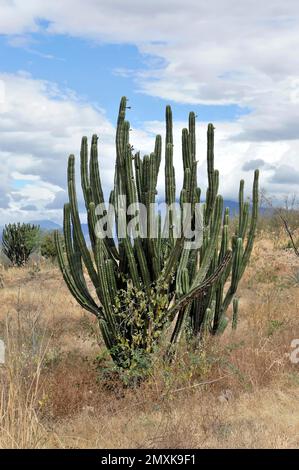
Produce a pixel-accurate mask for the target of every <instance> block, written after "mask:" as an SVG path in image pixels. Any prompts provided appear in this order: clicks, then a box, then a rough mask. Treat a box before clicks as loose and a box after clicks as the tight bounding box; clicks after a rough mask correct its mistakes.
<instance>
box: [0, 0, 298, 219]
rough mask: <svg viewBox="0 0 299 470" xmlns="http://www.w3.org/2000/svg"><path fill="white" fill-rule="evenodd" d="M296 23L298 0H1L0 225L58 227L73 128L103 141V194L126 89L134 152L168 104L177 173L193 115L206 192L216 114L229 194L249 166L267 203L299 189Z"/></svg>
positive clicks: (75, 147) (148, 142)
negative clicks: (209, 137)
mask: <svg viewBox="0 0 299 470" xmlns="http://www.w3.org/2000/svg"><path fill="white" fill-rule="evenodd" d="M298 20H299V4H298V2H297V1H295V0H285V1H284V2H282V1H281V0H280V1H277V0H271V1H270V0H266V1H264V2H262V1H260V0H259V1H257V0H246V1H240V0H214V1H213V2H206V1H202V0H185V1H184V2H181V1H178V0H159V1H157V0H151V1H146V0H145V1H143V2H141V1H140V0H127V1H125V2H124V1H123V0H85V1H84V2H82V1H81V0H63V1H61V0H59V1H58V0H51V1H49V2H46V1H44V0H26V1H24V0H0V225H3V224H4V223H6V222H9V221H19V220H20V221H28V220H38V219H50V220H53V221H56V222H60V221H61V208H62V204H63V202H64V201H65V199H66V195H65V186H66V184H65V180H66V163H67V157H68V155H69V154H70V153H75V154H76V155H78V151H79V145H80V139H81V136H82V135H87V136H91V135H92V134H93V133H97V134H98V135H99V136H100V165H101V169H102V174H103V182H104V186H105V190H107V191H108V189H109V187H110V184H111V183H112V178H113V166H114V156H115V150H114V134H115V121H116V116H117V110H118V105H119V99H120V97H121V96H122V95H126V96H127V97H128V98H129V100H130V105H131V107H132V109H131V110H129V111H128V119H129V120H130V122H131V127H132V133H131V140H132V144H134V147H135V148H136V149H139V150H141V151H142V152H143V153H147V152H149V151H151V150H152V148H153V142H154V135H155V133H157V132H162V134H164V110H165V105H166V104H171V105H172V108H173V115H174V120H175V159H176V167H177V175H178V179H179V180H181V179H182V178H181V166H180V136H181V134H180V132H181V128H182V127H185V126H186V122H187V119H188V112H189V111H191V110H192V111H195V112H196V114H197V115H198V119H197V135H198V155H197V158H198V160H199V180H200V182H201V184H202V186H203V187H205V183H206V174H205V147H206V126H207V123H208V122H213V123H214V125H215V127H216V139H215V145H216V149H215V159H216V167H217V168H218V169H219V170H220V172H221V185H220V191H221V193H222V194H223V196H224V197H225V198H227V199H232V200H233V199H236V197H237V189H238V184H239V183H238V182H239V179H240V178H244V179H245V181H246V184H247V187H248V190H249V189H250V186H251V182H252V172H253V170H254V168H260V171H261V186H262V188H263V189H264V190H265V191H266V192H267V194H268V196H269V197H272V198H275V200H276V201H279V200H283V198H284V197H285V195H287V194H294V193H296V192H299V158H298V157H299V54H298V50H299V27H298V26H299V21H298Z"/></svg>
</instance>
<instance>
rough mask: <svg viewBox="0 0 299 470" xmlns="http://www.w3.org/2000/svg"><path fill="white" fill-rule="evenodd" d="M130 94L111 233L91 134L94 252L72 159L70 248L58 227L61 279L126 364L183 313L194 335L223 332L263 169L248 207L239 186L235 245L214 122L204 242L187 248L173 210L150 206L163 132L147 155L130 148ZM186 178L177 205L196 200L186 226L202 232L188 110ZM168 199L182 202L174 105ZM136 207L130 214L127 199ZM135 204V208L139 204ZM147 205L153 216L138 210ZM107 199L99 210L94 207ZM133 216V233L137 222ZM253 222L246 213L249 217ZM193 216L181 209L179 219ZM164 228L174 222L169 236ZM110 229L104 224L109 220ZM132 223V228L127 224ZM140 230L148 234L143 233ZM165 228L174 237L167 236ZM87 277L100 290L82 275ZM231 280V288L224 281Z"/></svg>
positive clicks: (89, 202) (84, 158) (178, 323)
mask: <svg viewBox="0 0 299 470" xmlns="http://www.w3.org/2000/svg"><path fill="white" fill-rule="evenodd" d="M126 108H127V99H126V98H125V97H123V98H122V99H121V102H120V107H119V114H118V120H117V129H116V163H115V175H114V187H113V190H112V191H111V193H110V198H109V203H110V204H113V206H114V219H113V220H114V227H115V230H116V237H117V241H115V240H114V238H113V230H112V231H111V232H110V234H108V232H106V233H105V234H104V236H103V228H104V225H105V224H102V222H103V221H105V220H106V218H107V217H108V215H109V210H110V209H109V208H108V206H107V205H106V204H105V200H104V193H103V189H102V182H101V177H100V168H99V159H98V138H97V136H96V135H94V136H93V137H92V141H91V148H90V155H88V153H89V152H88V142H87V138H86V137H83V138H82V142H81V151H80V161H81V165H80V171H81V186H82V192H83V196H84V201H85V207H86V211H87V221H88V229H89V237H90V241H91V250H90V249H89V247H88V246H87V243H86V240H85V238H84V235H83V231H82V227H81V223H80V218H79V210H78V203H77V196H76V187H75V157H74V156H73V155H70V157H69V161H68V193H69V203H68V204H66V205H65V207H64V224H63V229H64V239H65V252H66V256H65V254H64V252H63V249H62V246H61V244H60V238H59V236H58V233H57V234H56V245H57V253H58V261H59V265H60V268H61V271H62V274H63V277H64V280H65V282H66V284H67V286H68V288H69V290H70V291H71V293H72V294H73V296H74V297H75V298H76V300H77V301H78V302H79V304H80V305H81V306H82V307H83V308H85V309H86V310H88V311H90V312H91V313H93V314H94V315H95V316H96V317H97V319H98V321H99V326H100V329H101V333H102V336H103V339H104V342H105V344H106V346H107V348H108V349H109V351H110V354H111V357H112V359H113V360H114V361H115V362H116V364H118V365H120V366H121V367H131V365H132V362H133V357H134V352H136V350H138V351H139V350H143V351H147V352H149V351H151V350H152V348H153V346H154V344H156V342H157V341H158V340H159V336H160V335H161V332H162V331H163V330H164V328H165V327H166V325H168V324H169V323H171V322H172V321H174V322H175V324H174V328H173V332H172V336H171V341H170V342H171V344H174V343H175V342H176V341H177V340H178V338H179V335H180V332H181V331H182V326H183V324H184V322H185V320H188V321H189V322H190V324H191V327H192V331H193V333H194V335H195V336H199V337H201V334H203V333H206V332H210V333H211V334H217V333H220V332H222V331H223V330H224V328H225V326H226V324H227V319H226V316H225V315H226V312H227V310H228V307H229V305H230V303H231V301H232V300H233V299H234V296H235V293H236V290H237V287H238V283H239V281H240V279H241V277H242V275H243V273H244V270H245V267H246V265H247V263H248V261H249V257H250V254H251V251H252V247H253V241H254V234H255V228H256V221H257V214H258V171H256V172H255V178H254V184H253V199H252V213H251V218H250V217H249V204H248V203H246V202H245V203H244V195H243V192H244V182H241V184H240V191H239V208H240V215H239V224H238V228H237V231H236V233H235V235H234V236H233V237H232V240H231V242H229V239H228V225H229V211H228V209H225V211H224V213H223V199H222V197H221V196H220V195H218V184H219V174H218V171H217V170H215V169H214V127H213V125H212V124H209V126H208V133H207V142H208V145H207V172H208V189H207V194H206V198H205V203H204V205H203V206H204V211H203V226H202V227H201V228H200V230H201V231H202V232H203V241H202V244H201V246H198V247H196V248H193V249H190V246H189V245H186V243H185V241H186V240H185V234H184V233H185V232H183V233H181V234H180V235H179V236H178V237H177V236H175V230H174V229H175V228H176V226H177V225H176V224H177V220H175V218H174V213H173V210H172V209H170V210H169V211H168V212H167V215H166V218H165V223H164V224H163V223H162V218H161V213H156V212H155V211H154V212H153V211H151V208H152V207H153V206H152V205H153V204H155V203H156V200H157V193H158V191H157V182H158V174H159V170H160V166H161V149H162V139H161V136H160V135H158V136H157V137H156V140H155V146H154V150H153V152H152V153H151V154H150V155H145V156H144V157H141V156H140V153H139V152H137V153H135V154H134V153H133V147H132V146H131V144H130V141H129V130H130V124H129V122H128V121H126ZM182 159H183V170H184V180H183V187H182V189H181V192H180V204H181V208H183V207H184V204H186V203H188V204H189V207H190V214H189V215H190V220H191V222H190V226H191V229H192V230H193V231H194V230H195V233H196V216H197V215H198V214H199V212H198V211H199V210H200V209H199V203H200V197H201V190H200V188H199V187H198V186H197V161H196V138H195V114H194V113H190V115H189V123H188V129H187V128H186V129H183V131H182ZM165 202H166V203H167V205H169V206H172V205H174V204H175V203H176V182H175V170H174V164H173V133H172V111H171V108H170V106H167V107H166V139H165ZM130 204H135V205H137V209H136V211H133V212H129V211H127V210H126V207H127V206H126V205H130ZM138 204H139V205H138ZM140 204H143V205H144V207H145V208H146V212H147V218H146V219H144V218H143V217H142V214H141V213H140V211H141V209H140V207H141V206H140ZM99 205H100V206H101V211H100V213H99V211H98V208H99ZM136 217H137V223H136V228H138V233H137V236H136V234H135V236H134V237H133V232H132V230H133V228H132V226H131V224H132V223H133V222H136ZM249 219H250V220H249ZM186 220H187V218H186V217H185V215H184V212H183V211H181V213H180V219H179V224H180V225H181V228H183V229H184V228H185V224H186ZM165 227H166V228H167V227H168V229H169V232H168V234H166V233H165ZM106 228H107V227H106ZM127 228H128V230H127ZM144 233H145V234H146V236H144ZM168 235H169V236H168ZM86 274H87V275H88V276H89V278H90V280H91V282H92V284H93V287H94V289H90V288H89V287H88V285H87V282H86V280H85V275H86ZM228 282H229V287H228V288H226V285H227V283H228ZM233 301H234V320H233V327H235V325H236V318H237V303H236V302H237V301H236V300H233Z"/></svg>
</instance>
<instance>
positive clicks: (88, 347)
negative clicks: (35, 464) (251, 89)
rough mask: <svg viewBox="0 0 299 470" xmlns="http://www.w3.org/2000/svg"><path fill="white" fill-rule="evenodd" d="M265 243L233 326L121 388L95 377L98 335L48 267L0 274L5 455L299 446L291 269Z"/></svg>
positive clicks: (287, 254)
mask: <svg viewBox="0 0 299 470" xmlns="http://www.w3.org/2000/svg"><path fill="white" fill-rule="evenodd" d="M285 247H286V239H285V237H284V236H282V235H280V238H278V239H277V238H275V239H274V240H273V239H272V238H271V235H269V234H268V235H267V236H266V235H265V233H262V234H261V235H260V236H259V240H258V241H257V243H256V246H255V250H254V253H253V256H252V261H251V264H250V266H249V268H248V270H247V272H246V274H245V276H244V278H243V280H242V283H241V286H240V289H239V296H240V322H239V326H238V329H237V331H236V332H232V331H231V330H230V329H229V328H228V329H227V331H226V332H225V334H224V335H223V336H222V337H221V338H216V339H210V340H208V341H207V343H206V344H205V347H204V348H203V349H202V350H201V351H198V352H197V353H188V352H187V351H186V347H185V345H184V344H182V345H181V347H180V349H179V351H178V353H177V360H176V361H175V362H174V363H173V364H172V365H166V364H163V363H162V361H161V359H160V357H159V356H157V359H156V363H155V367H154V370H153V371H152V374H151V376H150V377H149V378H148V380H147V381H146V382H144V383H143V384H142V385H141V386H139V387H138V388H126V387H125V386H124V385H123V384H122V383H120V381H118V380H117V379H113V377H112V376H109V377H107V376H104V375H103V374H102V373H101V371H99V369H98V368H96V363H95V358H96V357H97V355H98V354H99V353H100V354H102V353H104V349H103V348H102V347H101V346H100V347H99V345H98V341H99V338H98V337H97V326H96V324H95V322H94V319H93V318H92V316H91V315H89V314H87V313H85V312H84V311H83V310H82V309H81V308H80V307H79V306H78V305H77V303H76V302H75V300H74V299H73V298H72V297H71V295H70V294H69V293H68V291H67V289H66V287H65V285H64V283H63V281H62V279H61V276H60V274H59V272H58V270H57V268H55V267H53V266H50V265H48V264H45V265H43V266H41V270H40V271H38V270H33V269H32V268H30V267H29V268H23V269H13V268H12V269H9V270H6V271H1V279H2V284H1V285H3V287H2V288H1V286H0V296H1V303H0V337H5V339H6V345H7V350H6V356H7V357H6V363H5V367H3V366H2V367H1V366H0V377H1V382H2V394H1V404H0V448H9V447H14V448H27V447H33V448H37V447H58V448H77V447H79V448H81V447H82V448H84V447H98V448H126V447H127V448H130V447H131V448H135V447H146V448H184V447H186V448H192V447H193V448H197V447H201V448H207V447H218V448H220V447H222V448H224V447H226V448H227V447H236V448H240V447H247V448H257V447H264V448H269V447H270V448H278V447H279V448H280V447H281V448H291V447H299V409H298V399H299V394H298V386H299V364H298V365H296V364H292V363H291V361H290V358H289V354H290V352H291V347H290V344H291V341H292V340H293V339H294V338H299V322H298V312H299V308H298V307H299V289H298V283H296V282H295V278H293V277H292V276H293V274H294V273H295V272H296V270H297V271H298V259H297V258H296V257H295V255H294V254H293V253H292V252H291V250H286V249H285Z"/></svg>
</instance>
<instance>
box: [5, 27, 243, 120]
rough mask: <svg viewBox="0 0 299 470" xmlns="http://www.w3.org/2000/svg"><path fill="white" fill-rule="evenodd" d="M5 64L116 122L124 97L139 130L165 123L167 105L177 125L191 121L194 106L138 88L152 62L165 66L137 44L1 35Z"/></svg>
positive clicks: (223, 109)
mask: <svg viewBox="0 0 299 470" xmlns="http://www.w3.org/2000/svg"><path fill="white" fill-rule="evenodd" d="M0 59H2V60H1V62H2V61H4V63H5V71H6V72H10V73H17V72H18V71H20V70H22V71H25V72H28V73H30V74H31V75H32V76H33V77H35V78H37V79H41V80H49V81H52V82H54V83H57V84H58V85H59V87H60V88H61V89H62V90H63V89H64V88H69V89H71V90H73V91H75V92H76V93H77V94H78V96H79V97H81V98H82V99H85V100H87V101H89V102H91V103H94V105H96V106H99V107H101V108H102V109H104V110H105V114H106V116H107V117H108V119H110V120H111V121H112V122H115V120H116V118H117V109H118V105H119V99H120V97H121V96H122V95H125V96H127V97H130V98H129V99H130V101H131V102H132V106H133V109H134V113H132V117H131V121H132V124H133V125H134V126H136V125H140V124H141V123H142V122H144V121H147V120H148V121H151V120H163V119H164V109H165V106H166V105H167V104H171V105H172V106H174V107H175V116H176V119H178V120H184V119H186V116H187V115H188V113H189V111H190V109H191V108H190V105H189V104H181V103H179V102H175V101H173V100H165V99H161V98H159V97H153V96H147V95H146V94H144V93H142V92H141V91H140V90H139V89H138V85H137V84H136V83H135V81H134V73H135V72H138V71H141V70H148V69H149V68H150V64H152V62H153V61H155V63H157V62H158V64H159V66H160V67H161V68H163V61H161V63H159V61H158V59H157V58H155V57H154V56H151V55H149V54H142V53H140V52H139V50H138V48H137V47H136V46H134V45H128V44H98V43H96V42H95V41H92V40H84V39H81V38H73V37H69V36H66V35H57V36H56V35H47V34H32V35H30V37H26V36H25V37H20V38H18V37H16V38H13V39H11V38H9V37H7V36H2V37H1V38H0ZM2 63H3V62H2ZM126 75H127V76H126ZM192 110H193V111H195V112H196V114H198V116H199V118H200V119H201V120H203V121H226V120H229V121H233V120H235V119H237V118H238V117H240V116H241V115H243V114H246V113H248V112H249V109H248V108H247V107H245V106H242V107H241V106H238V105H237V104H227V105H198V104H197V105H193V106H192Z"/></svg>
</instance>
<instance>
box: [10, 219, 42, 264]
mask: <svg viewBox="0 0 299 470" xmlns="http://www.w3.org/2000/svg"><path fill="white" fill-rule="evenodd" d="M39 240H40V228H39V226H38V225H34V224H20V223H18V224H8V225H5V227H4V229H3V233H2V251H3V253H4V255H5V256H7V258H8V259H9V260H10V261H11V263H12V265H14V266H24V265H25V264H26V263H27V261H28V260H29V257H30V255H31V254H32V253H33V252H34V251H35V250H36V248H38V246H39Z"/></svg>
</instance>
